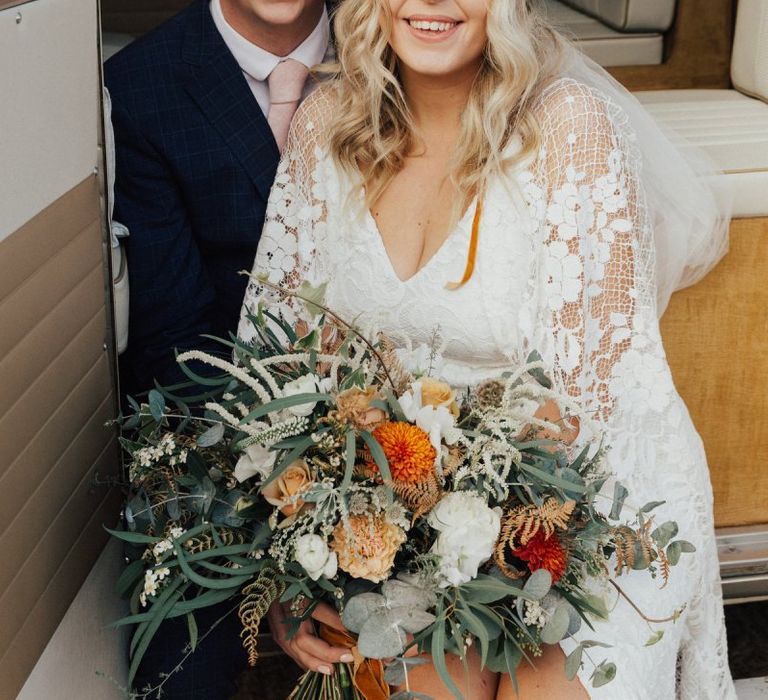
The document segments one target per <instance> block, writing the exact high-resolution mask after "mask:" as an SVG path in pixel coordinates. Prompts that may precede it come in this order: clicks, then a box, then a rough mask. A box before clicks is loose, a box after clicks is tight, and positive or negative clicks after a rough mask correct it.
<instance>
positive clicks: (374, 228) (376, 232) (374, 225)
mask: <svg viewBox="0 0 768 700" xmlns="http://www.w3.org/2000/svg"><path fill="white" fill-rule="evenodd" d="M477 201H478V199H477V196H475V197H473V198H472V201H471V202H470V203H469V206H468V207H467V208H466V210H465V212H464V213H463V214H462V216H461V218H460V219H459V220H458V221H457V222H456V224H455V225H454V227H453V228H452V229H451V230H450V231H449V232H448V235H447V236H446V237H445V240H444V241H443V242H442V243H441V244H440V245H439V246H438V248H437V250H435V252H434V253H432V255H430V256H429V257H428V258H427V259H426V260H425V261H424V262H423V263H422V265H421V266H420V267H419V268H418V269H417V270H416V272H414V273H413V274H412V275H411V276H410V277H406V278H405V279H403V278H402V277H400V275H398V274H397V270H396V269H395V266H394V265H393V263H392V258H391V257H390V255H389V251H388V250H387V246H386V245H385V244H384V237H383V236H382V235H381V229H380V228H379V224H378V222H377V221H376V217H375V216H374V215H373V212H371V210H370V209H369V208H368V207H365V217H366V220H367V221H368V223H369V225H370V230H371V233H372V234H373V236H374V238H375V239H376V240H377V241H378V246H379V248H380V250H381V252H382V253H383V255H384V258H385V259H386V261H387V267H388V268H389V271H390V273H391V274H392V277H394V278H395V280H397V282H399V283H400V284H402V285H407V284H410V283H411V282H413V281H414V280H415V279H416V278H417V277H420V276H421V274H422V272H424V270H426V269H427V268H428V267H429V266H430V265H431V264H432V262H433V261H434V260H435V258H437V257H438V256H439V255H440V254H441V253H442V252H443V249H444V248H445V247H446V246H447V245H448V243H449V241H450V240H451V239H452V238H455V237H456V235H457V233H456V232H457V231H459V230H464V228H465V224H466V220H467V218H468V217H469V216H472V215H473V212H474V211H475V209H476V207H477Z"/></svg>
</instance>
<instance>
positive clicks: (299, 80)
mask: <svg viewBox="0 0 768 700" xmlns="http://www.w3.org/2000/svg"><path fill="white" fill-rule="evenodd" d="M308 75H309V68H307V67H306V66H305V65H304V64H303V63H299V62H298V61H294V60H293V59H292V58H286V59H285V60H283V61H280V63H278V64H277V65H276V66H275V68H274V70H273V71H272V72H271V73H270V74H269V78H267V83H268V85H269V101H270V106H269V114H268V115H267V121H268V122H269V126H270V127H271V129H272V133H273V134H274V135H275V141H277V147H278V148H279V149H280V151H281V152H282V150H283V147H284V146H285V142H286V140H287V139H288V129H289V128H290V126H291V119H292V118H293V115H294V114H295V113H296V108H297V107H298V106H299V102H300V101H301V96H302V94H303V92H304V83H306V82H307V76H308Z"/></svg>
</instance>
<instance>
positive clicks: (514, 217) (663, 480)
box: [239, 0, 735, 700]
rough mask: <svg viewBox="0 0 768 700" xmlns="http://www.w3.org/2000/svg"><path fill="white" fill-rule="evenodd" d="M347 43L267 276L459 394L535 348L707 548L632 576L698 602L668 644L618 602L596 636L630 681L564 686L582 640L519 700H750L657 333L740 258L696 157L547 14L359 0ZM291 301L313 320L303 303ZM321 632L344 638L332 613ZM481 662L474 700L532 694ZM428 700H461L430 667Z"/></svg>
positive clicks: (633, 478)
mask: <svg viewBox="0 0 768 700" xmlns="http://www.w3.org/2000/svg"><path fill="white" fill-rule="evenodd" d="M335 29H336V38H337V41H338V45H339V47H340V48H339V56H338V60H339V65H338V69H337V71H336V73H335V75H334V76H333V78H332V79H331V80H329V81H328V82H326V83H325V84H324V85H323V86H322V87H320V88H319V89H318V90H316V91H315V92H314V93H313V95H312V96H311V97H310V98H309V99H308V100H307V101H306V102H305V103H304V104H303V105H302V107H301V108H300V110H299V112H298V113H297V115H296V117H295V119H294V122H293V126H292V130H291V135H290V137H289V141H288V144H287V146H286V149H285V152H284V155H283V160H282V163H281V165H280V168H279V171H278V174H277V179H276V182H275V186H274V189H273V191H272V195H271V200H270V205H269V212H268V215H267V224H266V226H265V228H264V231H263V234H262V238H261V243H260V245H259V249H258V254H257V256H256V261H255V264H254V273H255V275H264V274H266V275H268V277H269V279H270V281H271V282H273V283H275V284H279V285H282V286H284V287H290V288H296V287H298V286H300V285H301V284H302V283H304V282H308V283H310V284H311V285H313V286H319V285H326V286H325V302H326V304H327V305H328V306H330V307H331V308H333V309H334V311H335V312H337V313H339V314H340V315H341V316H342V317H344V318H347V319H356V320H357V322H358V323H359V324H360V325H362V326H364V327H366V328H371V329H375V330H380V331H382V332H384V333H386V334H387V335H388V336H390V337H392V338H394V339H396V340H397V341H398V342H401V343H402V346H403V348H404V350H414V352H412V353H411V355H412V356H413V355H417V354H418V353H417V352H415V350H416V349H418V347H419V346H421V345H424V344H428V343H430V342H432V340H433V339H434V337H435V335H436V334H438V335H439V337H440V338H441V339H442V358H443V363H442V366H441V367H440V375H441V376H442V378H443V379H445V380H447V381H449V382H451V383H453V384H455V385H471V384H474V383H476V382H478V381H481V380H483V379H485V378H488V377H491V376H498V375H499V374H500V373H501V372H502V371H504V370H505V369H507V368H509V367H510V366H513V365H515V364H516V363H518V362H520V361H521V360H522V359H524V358H525V357H526V356H527V354H528V352H529V351H530V350H534V349H535V350H538V351H539V352H540V353H541V354H542V355H543V357H544V358H545V360H546V361H547V362H548V363H549V365H550V366H551V367H552V372H553V374H554V376H555V378H556V381H557V382H558V383H559V385H560V387H561V388H562V389H563V390H565V391H567V392H568V393H569V394H570V395H571V396H572V397H574V398H575V399H576V400H577V401H578V402H579V403H580V405H581V407H582V409H583V410H585V411H588V412H590V413H591V414H592V415H593V416H594V417H595V419H596V420H597V421H598V422H599V423H600V425H601V429H602V430H603V431H604V433H605V434H606V436H607V442H608V444H609V445H610V446H611V449H610V452H609V457H608V459H609V466H610V468H611V469H612V471H613V472H614V474H615V475H616V477H617V478H618V479H620V480H621V481H622V482H624V483H625V484H627V485H628V487H629V488H630V491H631V492H632V493H633V494H634V495H635V496H636V498H637V500H638V501H639V503H644V502H645V501H644V500H642V499H643V498H645V497H646V496H647V498H645V500H651V498H654V497H658V494H663V497H664V498H666V501H667V503H666V505H665V506H664V508H666V513H665V514H666V515H668V516H669V518H671V519H675V520H677V521H678V523H679V524H680V528H681V531H682V532H683V534H684V536H685V538H686V539H688V540H691V541H692V542H694V543H695V545H696V547H697V553H696V554H695V555H694V556H689V557H686V558H684V560H683V562H681V564H680V566H679V567H677V568H676V569H675V570H674V572H673V575H672V578H671V581H670V583H669V585H668V586H667V587H666V588H663V589H662V590H659V587H658V586H657V585H655V584H654V583H653V582H650V581H649V580H648V578H647V576H645V577H641V576H637V577H633V576H632V575H630V576H628V577H626V579H625V580H624V583H623V588H624V589H625V590H626V592H627V593H628V594H629V597H630V598H631V599H632V600H633V602H634V603H635V604H637V605H638V607H639V608H641V609H642V611H643V612H644V614H645V615H647V616H649V617H665V616H667V615H668V614H669V613H670V612H671V611H673V610H675V609H677V608H680V607H683V606H684V607H685V610H684V612H683V614H682V616H681V617H680V618H679V619H678V620H677V621H676V622H675V623H674V624H672V623H669V624H668V625H667V626H666V627H665V632H664V635H663V638H662V639H661V640H660V641H658V642H657V643H655V644H654V645H651V646H647V647H646V646H645V645H646V642H647V641H649V637H650V635H651V632H650V631H649V628H648V626H647V624H646V623H645V621H644V620H643V618H642V617H641V616H640V615H638V613H637V612H636V611H635V610H634V609H633V608H632V607H631V605H630V604H629V603H628V601H627V600H625V599H624V598H620V599H614V600H613V601H612V605H613V606H614V609H613V612H612V614H611V617H610V620H609V621H608V622H595V623H594V626H595V629H594V631H591V630H589V629H588V628H586V626H585V627H583V628H582V630H583V631H582V632H581V633H580V635H577V637H578V639H579V640H580V639H583V638H591V639H596V640H599V641H601V642H605V643H607V644H610V645H611V646H610V648H602V647H597V648H595V649H592V650H590V651H591V652H592V653H591V654H590V655H591V656H592V658H593V659H594V661H595V662H596V663H599V662H600V661H602V660H608V661H611V662H615V663H616V665H617V667H618V674H617V676H616V678H615V680H613V682H611V683H609V684H608V685H605V686H603V687H599V688H594V687H593V686H592V683H591V682H590V676H591V673H592V670H593V669H594V666H589V665H587V664H585V665H584V666H583V667H582V669H581V671H580V673H579V676H578V678H577V679H576V680H574V681H573V682H568V681H567V680H566V678H565V675H564V673H563V669H562V662H563V658H564V653H568V651H569V650H570V649H572V648H574V647H575V645H576V643H577V642H576V641H574V640H570V641H564V642H563V643H562V649H560V648H558V647H549V648H548V649H549V651H548V652H547V653H546V654H545V655H544V656H543V657H542V658H539V659H536V669H535V670H534V669H532V668H531V667H529V666H528V665H526V664H523V665H521V667H520V671H519V678H518V681H519V685H520V695H521V697H522V698H524V699H525V700H529V699H530V700H533V699H535V698H540V697H541V698H544V697H547V698H587V697H590V698H612V699H616V698H621V699H622V700H629V699H632V698H637V699H638V700H639V699H651V700H667V699H670V700H671V699H672V698H689V699H691V700H693V699H696V700H707V699H711V700H723V699H726V700H727V699H729V698H735V693H734V690H733V684H732V681H731V679H730V675H729V671H728V666H727V654H726V641H725V632H724V626H723V611H722V600H721V593H720V587H719V580H718V562H717V556H716V550H715V541H714V532H713V520H712V492H711V486H710V483H709V476H708V471H707V464H706V460H705V455H704V452H703V448H702V444H701V441H700V439H699V436H698V435H697V434H696V432H695V430H694V428H693V425H692V423H691V421H690V418H689V416H688V412H687V411H686V408H685V406H684V404H683V403H682V401H681V399H680V397H679V396H678V395H677V393H676V391H675V388H674V385H673V382H672V378H671V376H670V372H669V368H668V366H667V364H666V360H665V356H664V351H663V348H662V345H661V338H660V335H659V326H658V320H657V319H658V316H659V315H660V312H661V311H662V310H663V308H664V306H665V304H666V302H667V300H668V298H669V295H670V293H671V292H672V291H673V290H674V288H676V287H679V286H682V285H685V284H689V283H691V282H693V281H695V280H696V279H698V278H699V277H700V276H701V275H702V274H703V273H704V272H706V271H707V270H708V269H710V268H711V267H712V266H713V265H714V263H715V262H716V261H717V260H718V259H719V257H720V256H721V255H722V253H723V252H724V248H725V230H726V229H727V221H726V220H725V219H724V218H723V217H722V216H721V215H720V213H719V212H718V210H717V207H716V206H715V205H714V203H713V200H712V196H711V193H710V192H709V190H708V188H707V186H706V183H705V182H704V180H703V179H702V178H703V177H704V176H703V175H701V174H697V173H696V172H694V168H696V167H698V165H697V164H695V163H694V162H693V160H692V159H693V155H691V154H689V155H686V156H685V157H684V156H683V155H681V152H680V151H679V150H678V149H677V148H675V147H674V146H673V145H672V144H671V143H670V142H669V141H667V140H666V138H665V137H664V136H663V135H662V134H661V133H660V132H658V130H657V129H656V127H655V126H654V125H653V124H652V123H651V122H650V120H649V119H648V117H647V116H646V115H644V114H643V113H642V111H641V110H640V108H639V106H638V105H637V104H636V103H635V102H634V101H633V100H632V98H631V97H630V96H629V95H628V93H626V92H625V91H623V89H621V88H620V87H619V86H618V85H616V84H615V83H613V82H612V81H611V80H610V79H609V78H608V77H607V76H606V75H605V73H604V72H602V71H601V69H599V68H597V67H596V66H594V65H592V64H591V63H588V62H586V61H585V60H584V59H582V58H580V57H578V56H577V54H576V52H575V51H573V50H572V49H570V48H569V47H567V46H566V44H565V42H563V40H562V39H561V38H560V37H559V35H558V34H557V33H556V32H554V31H552V30H551V29H549V28H548V27H547V25H546V23H545V22H543V21H542V19H541V18H540V17H539V15H538V14H537V12H536V10H535V6H533V3H531V2H528V1H527V0H346V1H344V2H342V3H341V5H340V7H339V9H338V11H337V14H336V18H335ZM265 295H268V292H266V291H265V289H264V288H263V287H260V286H259V284H258V282H257V281H256V280H255V278H254V279H253V280H252V281H251V283H250V285H249V287H248V291H247V293H246V298H245V302H244V315H243V320H242V322H241V326H240V329H239V334H240V336H241V337H242V338H244V339H246V340H250V339H251V338H252V337H253V332H252V330H251V328H250V324H249V322H248V321H247V320H246V319H245V311H246V310H247V309H254V308H255V306H256V305H257V304H258V301H259V299H261V298H263V297H264V296H265ZM280 304H281V306H280V312H281V314H282V315H283V316H284V317H285V318H286V320H289V321H291V322H297V321H298V320H299V319H298V316H299V314H300V310H299V308H298V307H297V306H296V307H295V306H294V305H293V304H292V303H291V302H290V301H282V302H280ZM406 354H407V353H405V352H404V356H405V355H406ZM542 410H543V411H545V412H546V411H551V407H547V406H545V407H543V409H542ZM550 417H551V416H550ZM557 417H558V418H559V416H557ZM577 432H578V429H577V428H575V429H574V430H573V431H572V433H571V438H575V439H576V440H577V441H578V440H579V439H582V438H583V437H584V436H579V437H576V433H577ZM285 614H286V613H285V612H284V611H283V610H282V608H280V607H279V606H277V607H273V610H272V611H271V613H270V619H271V622H272V627H273V633H274V634H275V636H276V638H277V641H278V643H279V644H280V645H281V646H282V647H283V648H284V649H285V650H286V651H287V652H288V653H289V654H290V655H291V656H292V657H293V658H294V659H295V660H296V661H298V662H299V663H300V664H301V665H303V666H304V667H307V668H312V669H314V670H320V671H321V672H330V668H329V664H331V663H333V662H336V661H339V660H340V659H342V658H343V657H344V655H345V654H346V653H348V652H347V651H346V650H344V649H337V648H333V647H330V646H328V645H327V644H326V643H325V642H323V641H321V640H320V639H318V638H316V637H314V636H313V633H312V628H311V625H310V624H308V623H305V625H304V626H303V627H302V628H301V630H300V631H299V633H298V634H297V635H296V636H294V637H293V638H292V639H290V640H288V639H287V638H286V634H285V629H284V625H282V624H281V620H282V619H283V618H284V616H285ZM316 615H318V616H322V617H324V618H325V619H326V621H330V622H332V623H334V624H339V622H338V619H337V618H335V617H334V615H335V613H332V611H330V610H329V609H322V610H320V611H318V612H317V613H316ZM581 635H583V637H582V636H581ZM468 668H469V672H466V671H465V669H464V668H463V667H462V666H461V663H460V662H459V661H458V660H456V664H455V666H454V668H453V673H454V675H455V677H456V682H457V684H459V686H460V687H463V692H464V694H465V697H467V698H471V700H486V699H490V698H498V699H499V700H501V699H502V698H504V699H506V698H513V697H516V695H515V690H514V688H513V684H512V682H511V680H510V678H509V677H506V676H501V677H497V676H495V675H494V674H491V673H490V672H489V671H487V670H482V669H480V667H479V663H478V660H477V659H476V658H474V659H472V658H470V660H469V664H468ZM410 688H411V690H415V691H420V692H424V693H426V694H427V695H429V696H432V697H434V698H437V699H440V698H448V697H451V696H450V695H449V694H447V691H444V690H443V689H442V683H441V682H440V680H439V679H438V677H437V674H436V672H435V671H434V669H433V668H432V667H431V666H430V665H429V664H427V665H423V666H418V667H416V668H415V669H414V670H413V671H412V672H411V677H410Z"/></svg>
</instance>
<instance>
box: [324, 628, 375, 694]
mask: <svg viewBox="0 0 768 700" xmlns="http://www.w3.org/2000/svg"><path fill="white" fill-rule="evenodd" d="M318 634H319V635H320V638H321V639H323V640H325V641H326V642H328V644H330V645H331V646H335V647H346V648H347V649H349V650H350V653H351V654H352V656H353V657H354V661H353V662H352V682H353V683H354V684H355V688H357V689H358V690H359V691H360V693H361V694H362V696H363V697H364V698H365V700H386V698H388V697H389V686H388V685H387V684H386V683H385V682H384V664H383V663H382V661H381V660H380V659H366V658H365V657H364V656H363V655H362V654H360V652H359V651H358V650H357V639H355V638H354V637H353V636H352V635H351V634H349V632H346V631H343V630H337V629H335V628H333V627H329V626H328V625H324V624H322V623H320V626H319V630H318Z"/></svg>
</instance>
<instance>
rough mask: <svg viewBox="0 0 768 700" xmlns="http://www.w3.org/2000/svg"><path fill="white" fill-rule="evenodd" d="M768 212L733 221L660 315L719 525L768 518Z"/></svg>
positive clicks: (724, 525) (678, 385)
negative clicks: (722, 254) (718, 255)
mask: <svg viewBox="0 0 768 700" xmlns="http://www.w3.org/2000/svg"><path fill="white" fill-rule="evenodd" d="M767 275H768V218H759V219H739V220H736V221H734V222H733V223H732V225H731V249H730V252H729V254H728V255H727V256H726V258H725V259H724V260H723V262H722V263H720V265H718V267H717V268H716V269H715V270H713V271H712V273H710V274H709V275H708V276H707V277H706V278H705V279H704V280H702V281H701V282H700V283H699V284H697V285H696V286H694V287H691V288H689V289H684V290H682V291H681V292H678V293H677V294H674V295H673V296H672V300H671V302H670V304H669V308H668V310H667V312H666V314H665V315H664V318H663V319H662V322H661V329H662V334H663V337H664V346H665V348H666V351H667V358H668V360H669V364H670V367H671V368H672V374H673V377H674V379H675V385H676V386H677V388H678V390H679V392H680V394H681V395H682V397H683V399H684V400H685V402H686V404H687V406H688V409H689V411H690V413H691V417H692V418H693V421H694V423H695V424H696V427H697V429H698V431H699V433H700V434H701V437H702V439H703V440H704V445H705V447H706V450H707V458H708V460H709V467H710V474H711V477H712V486H713V488H714V494H715V523H716V525H717V526H718V527H727V526H732V525H749V524H756V523H765V522H766V520H767V519H768V513H766V507H765V504H766V503H768V479H766V478H765V476H764V475H765V455H766V454H768V430H766V428H765V426H766V422H767V421H768V392H766V377H768V353H766V333H765V328H766V320H765V308H766V306H767V305H768V286H766V284H765V278H766V276H767Z"/></svg>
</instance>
